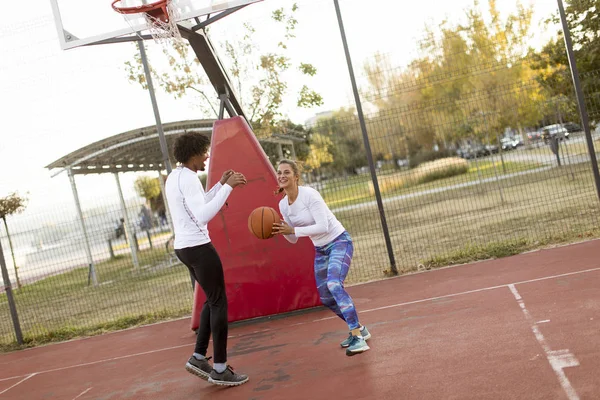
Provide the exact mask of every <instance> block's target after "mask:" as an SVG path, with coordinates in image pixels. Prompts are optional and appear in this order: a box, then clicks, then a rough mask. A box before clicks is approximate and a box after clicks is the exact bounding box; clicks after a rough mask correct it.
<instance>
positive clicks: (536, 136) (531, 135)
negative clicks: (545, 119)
mask: <svg viewBox="0 0 600 400" xmlns="http://www.w3.org/2000/svg"><path fill="white" fill-rule="evenodd" d="M527 138H528V139H529V140H530V141H532V142H535V141H538V140H540V139H541V138H542V130H541V129H538V130H535V131H531V132H527Z"/></svg>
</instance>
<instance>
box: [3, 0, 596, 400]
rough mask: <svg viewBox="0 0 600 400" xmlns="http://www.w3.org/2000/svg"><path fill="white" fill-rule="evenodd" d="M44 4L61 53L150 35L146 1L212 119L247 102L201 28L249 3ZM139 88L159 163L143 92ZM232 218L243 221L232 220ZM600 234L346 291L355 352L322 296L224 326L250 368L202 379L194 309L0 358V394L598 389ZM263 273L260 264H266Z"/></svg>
mask: <svg viewBox="0 0 600 400" xmlns="http://www.w3.org/2000/svg"><path fill="white" fill-rule="evenodd" d="M51 2H52V7H53V11H54V15H55V18H56V22H57V30H58V33H59V40H60V45H61V47H62V48H63V49H65V50H67V49H75V48H76V47H80V46H87V45H93V44H94V45H97V44H106V45H108V44H110V43H119V42H126V41H131V42H133V41H135V42H139V41H141V40H147V39H156V36H157V33H156V30H159V31H160V29H161V27H160V26H158V25H157V26H149V25H148V24H151V22H149V19H148V18H145V17H144V16H143V15H141V14H140V13H133V14H131V12H133V11H135V9H132V8H131V7H134V8H135V7H136V6H137V5H139V4H141V3H143V4H146V5H149V7H146V8H144V10H145V11H146V12H147V13H148V12H150V11H152V13H153V17H155V19H154V21H155V22H156V20H157V19H158V20H159V21H162V22H163V23H164V22H165V20H168V22H169V24H170V26H169V27H168V28H162V29H164V30H168V35H167V36H169V35H175V36H179V35H180V36H181V38H183V39H185V40H187V41H188V42H189V45H190V46H191V47H192V49H193V50H194V52H195V53H196V55H197V56H198V58H199V60H201V63H202V67H203V68H204V69H205V71H206V73H207V75H208V77H209V79H210V81H211V83H212V85H213V86H214V88H215V92H216V95H217V98H219V99H220V101H221V104H220V113H219V114H220V116H219V119H223V118H224V113H225V111H227V113H228V114H229V116H230V117H232V118H231V121H237V122H235V123H238V124H240V123H241V122H240V121H239V120H235V118H234V117H236V116H237V117H244V112H243V110H242V109H241V107H240V102H239V101H238V99H237V98H236V96H235V93H234V91H233V90H232V88H231V84H230V83H229V80H228V78H227V74H226V72H225V71H224V70H223V68H222V65H221V63H220V61H219V59H218V57H217V56H216V54H215V53H214V50H213V48H212V45H211V43H210V40H208V37H207V36H206V35H205V34H204V33H203V28H204V27H206V26H207V25H209V24H210V23H213V22H216V21H218V20H219V19H220V18H223V17H226V16H227V15H228V14H230V13H232V12H235V11H237V10H239V9H241V8H243V7H245V6H248V5H250V4H251V3H255V2H256V0H245V1H242V0H239V1H207V0H177V1H173V3H172V4H169V7H167V3H168V1H166V0H157V1H143V0H139V1H138V0H122V1H115V2H114V3H113V8H111V7H110V4H109V2H91V3H87V2H80V1H75V0H51ZM94 3H95V4H94ZM115 6H116V8H115ZM117 8H120V9H121V10H120V11H121V12H125V11H126V14H119V12H116V11H119V10H118V9H117ZM82 15H83V16H88V15H95V16H96V17H97V18H94V19H95V21H90V19H89V18H82ZM170 15H171V16H173V18H171V19H169V18H168V17H169V16H170ZM146 17H147V16H146ZM200 17H202V18H203V19H202V20H201V19H200ZM149 27H150V28H152V29H150V30H148V28H149ZM153 29H154V30H153ZM148 32H150V33H148ZM163 33H164V32H163ZM158 36H160V32H159V33H158ZM169 38H170V39H173V36H169V37H168V38H167V39H166V40H167V41H168V40H169ZM181 38H177V40H181ZM163 40H164V37H163ZM163 43H164V42H163ZM143 49H144V47H143V46H140V53H141V57H142V61H143V63H144V66H145V67H147V60H146V59H145V50H143ZM72 51H76V50H72ZM148 78H149V77H148ZM148 82H151V80H150V79H148ZM150 96H151V98H152V106H153V108H154V111H155V116H156V119H157V127H158V133H159V137H160V146H161V151H162V153H163V156H164V160H165V161H166V162H165V165H163V167H165V168H166V169H167V171H169V169H170V165H169V163H168V159H169V156H168V149H167V148H166V141H165V140H164V135H163V133H162V128H161V122H160V117H159V113H158V108H157V105H156V100H155V99H154V93H153V90H150ZM229 125H231V124H229ZM248 132H249V131H246V136H240V135H238V136H236V137H249V136H250V135H249V133H248ZM224 137H229V136H227V135H225V136H224ZM240 143H241V142H240ZM211 154H213V153H212V152H211ZM216 158H217V157H216V156H215V159H216ZM263 158H264V155H263ZM223 159H227V157H223ZM213 161H214V160H213ZM211 164H213V162H212V161H211ZM233 168H236V169H239V170H243V168H237V166H233ZM269 171H270V170H269ZM211 173H212V172H211ZM215 173H216V172H215ZM270 173H272V172H270ZM256 174H258V175H260V174H261V172H260V171H259V170H258V169H257V172H256ZM263 175H264V174H263ZM263 175H261V176H263ZM257 179H258V178H257ZM262 179H263V180H264V182H265V185H269V182H267V181H266V180H265V178H262ZM248 207H250V205H248ZM232 214H233V213H232ZM243 214H244V218H247V215H248V213H246V212H244V213H243ZM240 215H241V214H240ZM231 218H233V217H231ZM228 223H229V225H228V226H235V227H238V226H242V228H244V229H246V227H245V224H244V225H240V224H239V223H238V222H237V220H235V221H234V220H233V219H232V220H231V221H229V222H228ZM240 229H241V228H240ZM211 231H212V229H211ZM216 231H218V230H216ZM222 231H224V232H225V230H222ZM234 233H235V232H234ZM225 234H229V233H225ZM232 242H234V243H241V244H243V245H248V243H247V242H244V241H232ZM599 245H600V242H599V241H590V242H585V243H581V244H576V245H572V246H565V247H560V248H555V249H551V250H544V251H538V252H533V253H529V254H524V255H520V256H515V257H511V258H506V259H501V260H494V261H487V262H481V263H476V264H472V265H465V266H459V267H453V268H445V269H440V270H435V271H430V272H424V273H419V274H413V275H407V276H401V277H398V278H393V279H387V280H383V281H378V282H372V283H367V284H363V285H358V286H354V287H351V288H349V290H348V291H349V293H350V294H351V295H352V297H353V298H354V301H355V303H356V306H357V308H358V311H359V316H360V318H361V322H362V323H363V324H365V325H367V326H368V327H369V329H370V331H371V333H372V335H373V337H372V339H371V340H370V341H369V345H370V347H371V350H370V351H368V352H366V353H364V354H360V355H356V356H354V357H347V356H346V355H345V352H344V350H342V349H341V348H340V346H339V342H340V341H341V340H343V339H344V338H345V337H346V335H347V326H346V325H345V323H343V322H342V321H341V320H339V319H338V318H337V317H335V316H333V314H332V313H331V312H330V311H328V310H325V309H323V308H315V309H311V310H308V311H304V312H298V313H295V314H293V315H287V316H278V317H276V318H266V319H258V320H252V321H246V322H243V323H239V324H234V325H232V326H231V328H230V331H229V334H230V341H229V362H230V363H231V364H232V366H233V367H234V368H236V369H237V370H239V371H240V372H242V373H246V374H248V375H249V377H250V381H249V382H248V383H246V384H244V385H242V386H240V387H234V388H222V387H216V386H212V385H210V384H209V383H207V382H205V381H203V380H200V379H199V378H197V377H195V376H193V375H190V374H189V373H187V372H186V371H185V369H184V365H185V362H186V360H187V358H188V357H189V356H190V354H191V352H192V351H193V347H194V342H195V335H194V333H193V331H192V330H191V328H190V326H191V325H193V321H190V319H189V318H186V319H182V320H177V321H171V322H166V323H160V324H155V325H151V326H145V327H140V328H136V329H129V330H126V331H121V332H116V333H111V334H106V335H102V336H97V337H92V338H86V339H80V340H74V341H70V342H66V343H60V344H54V345H48V346H43V347H39V348H34V349H30V350H25V351H20V352H14V353H10V354H3V355H0V365H1V366H2V368H1V369H0V399H20V400H22V399H27V400H34V399H61V400H64V399H66V400H75V399H80V400H85V399H98V400H99V399H103V400H107V399H161V400H169V399H189V398H194V399H197V398H200V399H208V398H210V399H248V400H251V399H252V400H259V399H302V400H306V399H310V400H319V399H328V400H329V399H338V398H349V399H544V400H547V399H568V400H575V399H596V398H598V396H599V393H600V384H598V379H597V371H598V370H599V368H600V335H598V332H600V289H598V288H599V287H600V261H598V260H600V246H599ZM248 246H249V245H248ZM250 250H252V251H254V250H256V251H258V250H260V249H258V250H257V249H250ZM250 250H248V251H250ZM263 253H264V252H263ZM235 254H247V253H243V252H241V251H239V252H236V253H235ZM242 258H243V260H242V261H244V262H248V261H247V260H248V259H250V258H249V257H241V258H240V259H242ZM304 264H306V263H304ZM307 265H309V266H310V264H307ZM238 267H239V268H238V269H237V270H236V271H242V272H244V271H245V272H244V273H246V274H248V276H253V277H256V276H259V275H260V274H257V273H254V272H252V270H248V269H247V267H248V266H247V265H241V264H240V265H239V266H238ZM254 267H256V268H258V267H257V266H256V265H254ZM269 268H270V269H269V270H268V271H269V273H272V274H273V276H275V274H276V273H282V272H281V271H282V269H281V268H278V266H277V265H275V264H272V265H269ZM288 269H289V268H288ZM265 271H267V269H266V268H263V269H262V270H261V273H262V275H260V276H263V277H266V276H268V274H267V273H266V272H265ZM307 274H308V275H306V274H303V276H304V277H305V278H307V279H312V277H311V276H310V273H309V272H307ZM236 276H239V274H238V275H236ZM278 279H279V278H277V279H274V280H273V281H274V282H279V280H278ZM286 279H288V280H289V281H290V282H291V281H296V280H295V278H294V279H292V278H290V277H287V278H286ZM263 281H264V279H263ZM249 282H255V281H249ZM260 283H261V284H265V283H268V282H262V281H261V282H260ZM248 286H251V285H248ZM270 287H271V288H273V292H269V290H262V289H261V290H256V288H255V289H254V290H256V291H255V292H254V293H255V294H256V296H252V300H253V301H254V300H256V299H259V300H260V301H262V302H264V303H266V304H263V308H265V307H268V306H273V304H268V303H269V301H268V300H269V295H271V296H272V297H273V298H274V299H275V300H274V301H273V302H271V303H276V302H277V301H276V300H277V299H279V298H280V297H281V296H282V294H274V292H275V289H277V290H279V291H281V290H282V288H285V286H283V285H279V286H273V285H271V286H270ZM302 287H304V286H302V285H301V286H299V287H298V288H297V289H298V290H301V288H302ZM284 291H285V292H287V293H286V294H290V293H289V292H291V290H289V289H285V290H284ZM235 293H236V295H237V299H230V300H235V301H236V303H235V304H236V306H235V307H231V309H230V313H231V312H232V309H235V310H242V311H243V315H247V314H248V310H244V309H243V306H244V305H245V304H246V300H247V299H245V298H244V296H247V298H250V297H251V296H249V295H246V294H245V293H249V292H243V291H242V290H241V289H240V290H238V291H237V292H235ZM292 294H293V292H292ZM309 300H310V299H309ZM194 301H195V302H198V301H201V300H198V299H195V300H194ZM294 301H295V300H294V299H293V298H292V299H291V300H290V301H289V303H290V304H292V303H293V302H294ZM298 308H301V307H298ZM191 322H192V323H191ZM210 354H211V349H210V350H209V355H210Z"/></svg>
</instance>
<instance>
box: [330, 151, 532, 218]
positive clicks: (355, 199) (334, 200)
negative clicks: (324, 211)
mask: <svg viewBox="0 0 600 400" xmlns="http://www.w3.org/2000/svg"><path fill="white" fill-rule="evenodd" d="M541 166H542V165H541V164H538V163H534V162H529V163H525V162H512V161H505V162H504V169H503V168H502V164H501V163H500V162H499V161H496V162H495V168H494V163H493V162H492V161H488V160H485V161H483V160H482V161H478V162H475V161H470V162H469V171H468V172H467V173H466V174H462V175H458V176H452V177H447V178H443V179H438V180H434V181H431V182H424V183H421V184H417V185H413V186H410V187H400V188H396V190H390V191H388V192H385V193H382V197H383V198H388V197H393V196H398V195H403V194H410V193H416V192H420V191H426V190H429V189H434V188H439V187H444V186H453V185H456V184H460V183H467V182H473V181H477V180H479V179H486V178H492V177H494V176H495V174H496V173H497V174H498V176H503V175H507V174H513V173H517V172H522V171H527V170H533V169H536V168H539V167H541ZM406 174H410V171H405V172H400V173H395V174H388V175H384V176H382V177H380V179H393V178H390V177H393V176H396V177H398V179H402V177H403V176H404V175H406ZM370 182H371V178H370V176H369V175H362V176H360V177H352V178H348V179H347V180H345V181H336V182H328V183H327V184H326V187H325V188H324V189H323V190H321V194H322V196H323V199H325V201H326V202H327V204H328V205H329V207H330V208H332V209H334V208H337V207H344V206H350V205H354V204H360V203H364V202H366V201H372V200H373V195H371V194H370V190H369V183H370Z"/></svg>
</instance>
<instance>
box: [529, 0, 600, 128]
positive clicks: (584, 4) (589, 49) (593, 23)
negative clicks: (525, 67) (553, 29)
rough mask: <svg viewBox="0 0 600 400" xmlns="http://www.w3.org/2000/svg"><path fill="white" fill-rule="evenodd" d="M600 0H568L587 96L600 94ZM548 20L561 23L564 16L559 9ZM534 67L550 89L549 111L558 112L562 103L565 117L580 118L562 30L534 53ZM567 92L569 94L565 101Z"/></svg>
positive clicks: (570, 29)
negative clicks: (539, 50)
mask: <svg viewBox="0 0 600 400" xmlns="http://www.w3.org/2000/svg"><path fill="white" fill-rule="evenodd" d="M598 10H600V0H566V7H565V14H566V17H567V25H568V26H569V31H570V33H571V38H572V41H573V51H574V53H575V59H576V61H577V68H578V70H579V73H580V75H581V84H582V87H583V91H584V93H585V94H586V97H588V98H589V97H595V98H598V97H597V96H599V94H600V89H599V88H600V74H598V72H599V71H600V57H598V54H600V18H598ZM547 23H549V24H553V25H558V24H560V17H559V15H558V13H555V14H554V15H553V16H552V17H551V18H549V19H548V21H547ZM532 58H533V60H534V67H535V68H536V69H537V70H538V71H540V74H539V76H538V80H539V82H540V83H541V84H542V86H543V87H544V88H545V90H547V93H548V97H549V98H550V99H551V101H550V102H549V104H548V111H547V112H548V113H549V114H553V113H555V112H556V109H557V104H562V107H563V110H560V108H559V111H558V112H559V113H560V112H564V114H565V115H564V117H565V118H567V119H568V120H571V121H575V120H579V114H578V109H577V105H576V103H575V101H574V98H573V90H574V89H573V84H572V81H571V74H570V70H569V61H568V58H567V51H566V47H565V41H564V36H563V32H562V30H560V31H559V33H558V34H557V35H556V37H555V38H553V39H552V40H550V41H549V42H548V43H547V44H546V46H544V48H543V49H542V51H541V52H539V53H532ZM564 95H567V96H568V101H565V98H564ZM561 97H562V99H561Z"/></svg>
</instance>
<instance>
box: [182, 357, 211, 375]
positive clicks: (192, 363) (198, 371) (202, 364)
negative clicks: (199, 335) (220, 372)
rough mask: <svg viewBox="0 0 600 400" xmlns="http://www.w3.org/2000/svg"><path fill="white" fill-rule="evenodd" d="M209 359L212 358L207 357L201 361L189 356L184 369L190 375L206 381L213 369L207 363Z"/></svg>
mask: <svg viewBox="0 0 600 400" xmlns="http://www.w3.org/2000/svg"><path fill="white" fill-rule="evenodd" d="M211 358H212V357H208V358H205V359H203V360H198V359H197V358H196V357H194V356H191V357H190V359H189V360H188V361H187V363H185V369H186V370H187V372H189V373H190V374H194V375H196V376H198V377H200V378H202V379H204V380H205V381H207V380H208V378H209V377H210V372H211V371H212V369H213V368H212V366H211V365H210V364H209V362H208V360H210V359H211Z"/></svg>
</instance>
